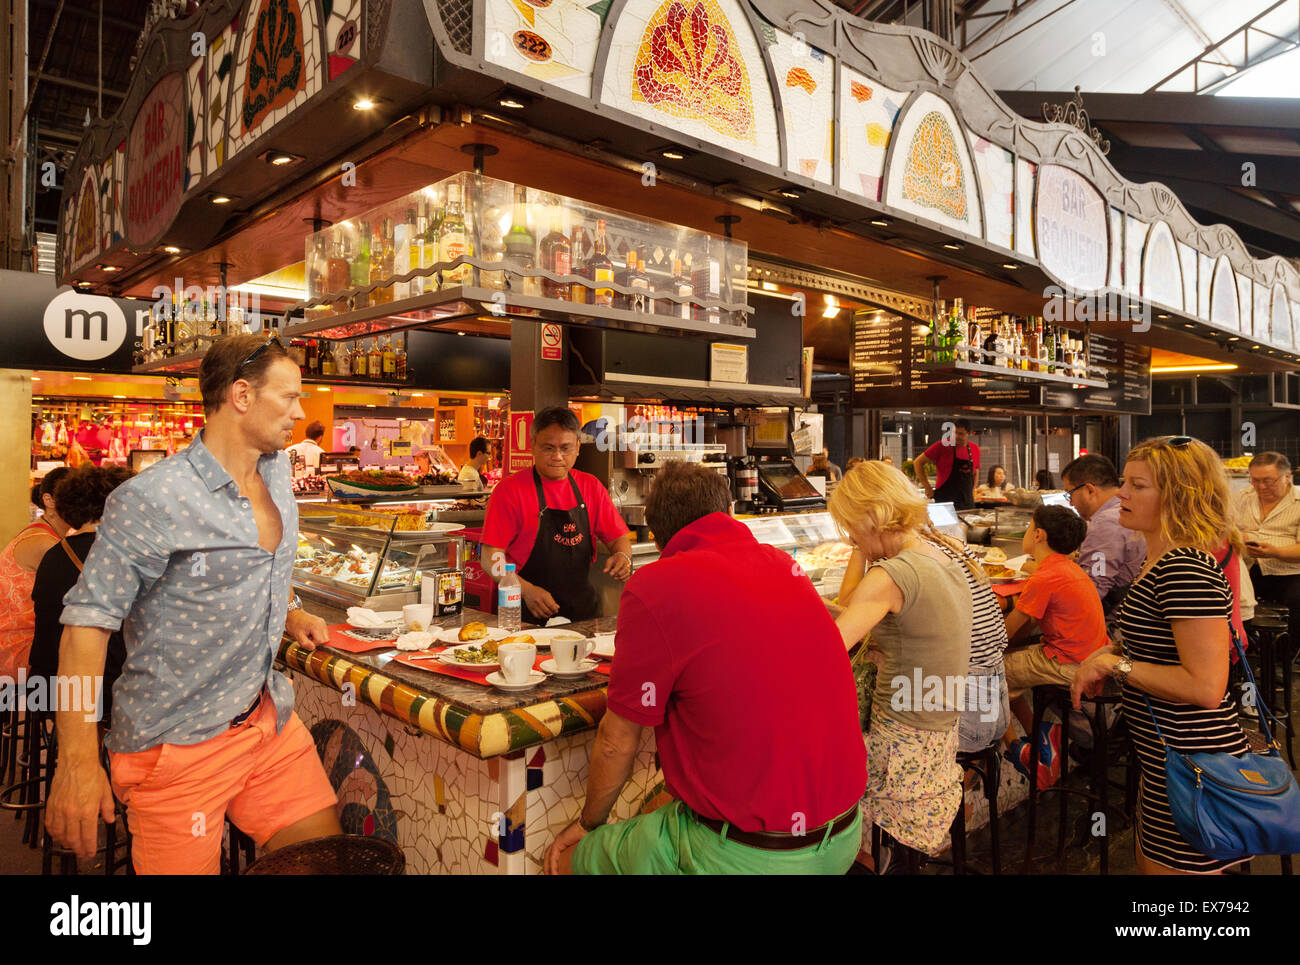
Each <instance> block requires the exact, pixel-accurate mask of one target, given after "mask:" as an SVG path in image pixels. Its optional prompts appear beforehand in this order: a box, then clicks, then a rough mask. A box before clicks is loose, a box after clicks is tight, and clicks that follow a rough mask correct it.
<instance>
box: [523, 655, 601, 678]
mask: <svg viewBox="0 0 1300 965" xmlns="http://www.w3.org/2000/svg"><path fill="white" fill-rule="evenodd" d="M537 666H538V667H539V668H541V669H542V670H545V671H546V672H547V673H549V674H554V675H555V676H556V677H585V676H586V675H587V674H589V673H591V671H593V670H595V669H596V668H597V667H598V666H600V661H598V660H590V659H588V660H579V661H578V666H577V668H576V669H574V670H560V669H559V668H558V667H556V665H555V658H554V657H552V658H549V659H547V660H543V661H542V662H541V663H539V664H538V665H537Z"/></svg>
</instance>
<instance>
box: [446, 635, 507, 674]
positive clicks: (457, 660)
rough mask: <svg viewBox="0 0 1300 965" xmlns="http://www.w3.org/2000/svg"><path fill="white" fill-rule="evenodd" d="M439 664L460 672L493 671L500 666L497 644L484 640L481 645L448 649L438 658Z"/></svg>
mask: <svg viewBox="0 0 1300 965" xmlns="http://www.w3.org/2000/svg"><path fill="white" fill-rule="evenodd" d="M438 662H439V663H445V664H446V665H447V666H449V667H458V668H460V669H461V670H484V671H487V670H495V669H497V667H499V666H501V662H500V661H499V660H498V659H497V642H496V641H495V640H484V641H482V642H481V643H477V644H474V643H471V644H466V645H465V646H462V647H450V648H448V649H446V650H444V651H443V652H442V653H441V654H440V655H439V657H438Z"/></svg>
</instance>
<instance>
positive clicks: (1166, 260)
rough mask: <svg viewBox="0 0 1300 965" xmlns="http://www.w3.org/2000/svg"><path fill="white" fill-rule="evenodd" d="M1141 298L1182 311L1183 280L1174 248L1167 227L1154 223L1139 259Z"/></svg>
mask: <svg viewBox="0 0 1300 965" xmlns="http://www.w3.org/2000/svg"><path fill="white" fill-rule="evenodd" d="M1142 297H1143V298H1145V299H1147V300H1148V301H1151V302H1155V303H1157V304H1160V305H1165V306H1167V307H1169V308H1175V309H1178V310H1179V311H1182V308H1183V278H1182V267H1181V265H1180V263H1179V260H1178V248H1177V246H1176V245H1175V244H1174V233H1173V232H1172V231H1171V230H1170V229H1169V225H1168V224H1166V223H1165V222H1163V221H1157V222H1155V223H1154V224H1153V225H1152V226H1151V231H1150V233H1149V234H1148V235H1147V244H1146V253H1145V254H1144V256H1143V259H1142Z"/></svg>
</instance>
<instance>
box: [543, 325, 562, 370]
mask: <svg viewBox="0 0 1300 965" xmlns="http://www.w3.org/2000/svg"><path fill="white" fill-rule="evenodd" d="M562 332H563V329H561V328H560V326H559V325H551V324H549V323H544V324H543V325H542V358H544V359H550V360H551V361H553V362H558V361H559V360H560V356H561V354H562V350H563V344H562V341H561V339H562V338H563V335H562V334H561V333H562Z"/></svg>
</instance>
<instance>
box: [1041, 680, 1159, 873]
mask: <svg viewBox="0 0 1300 965" xmlns="http://www.w3.org/2000/svg"><path fill="white" fill-rule="evenodd" d="M1120 700H1121V696H1120V694H1119V693H1117V692H1103V693H1102V694H1101V695H1100V696H1098V697H1095V698H1090V699H1089V702H1091V703H1092V705H1093V710H1092V715H1091V717H1089V719H1088V724H1089V727H1090V729H1091V730H1092V767H1091V773H1090V774H1089V776H1088V787H1087V789H1086V790H1085V789H1081V788H1071V787H1066V786H1065V779H1066V773H1065V764H1066V762H1068V761H1069V759H1070V724H1069V722H1070V711H1071V709H1072V707H1071V703H1070V690H1069V688H1068V687H1062V686H1058V685H1056V684H1047V685H1042V686H1038V687H1035V688H1034V726H1033V731H1032V733H1033V735H1034V739H1033V741H1032V742H1031V743H1030V752H1029V821H1028V824H1029V828H1028V834H1027V838H1028V840H1027V841H1026V844H1025V863H1024V873H1025V874H1028V873H1029V869H1030V864H1031V862H1032V861H1033V857H1034V838H1035V832H1036V831H1037V819H1038V795H1039V794H1050V793H1057V794H1060V796H1061V797H1060V806H1061V809H1060V815H1059V826H1058V828H1057V836H1056V861H1057V866H1058V868H1060V869H1061V870H1062V871H1063V870H1064V863H1065V828H1066V818H1067V816H1068V803H1069V801H1068V796H1069V795H1071V794H1077V795H1079V796H1080V797H1083V798H1086V799H1088V800H1089V801H1092V802H1094V803H1095V804H1096V805H1097V807H1099V808H1100V809H1101V811H1102V813H1103V814H1104V815H1105V816H1106V820H1107V821H1109V820H1110V819H1111V809H1112V808H1111V804H1110V801H1109V796H1110V795H1109V792H1110V789H1111V787H1112V782H1111V780H1110V775H1109V773H1108V771H1109V767H1110V750H1111V737H1112V728H1111V727H1110V726H1109V725H1108V724H1107V721H1106V716H1107V715H1106V708H1107V707H1111V706H1118V705H1119V703H1120ZM1049 707H1054V708H1055V709H1056V710H1057V713H1058V714H1060V717H1061V762H1062V766H1061V776H1060V778H1059V779H1058V780H1057V783H1056V784H1055V785H1054V786H1052V787H1048V788H1043V789H1042V790H1041V791H1040V790H1039V788H1038V739H1037V735H1038V732H1039V730H1040V729H1041V728H1042V724H1043V717H1044V714H1045V712H1046V711H1047V709H1048V708H1049ZM1122 724H1123V715H1122V714H1121V715H1120V716H1119V717H1118V719H1117V720H1116V724H1115V727H1116V728H1118V727H1119V726H1121V725H1122ZM1137 777H1138V769H1137V767H1135V766H1134V764H1133V760H1132V753H1131V752H1130V753H1129V755H1128V760H1127V768H1126V771H1125V782H1124V785H1123V789H1124V810H1123V811H1122V812H1120V813H1119V814H1118V815H1117V816H1121V817H1124V818H1125V819H1127V820H1131V819H1132V815H1133V814H1134V813H1135V807H1136V803H1137ZM1114 786H1116V787H1119V785H1114ZM1107 830H1108V832H1109V829H1107ZM1100 837H1101V842H1100V848H1101V873H1102V874H1109V873H1110V834H1109V833H1107V834H1103V835H1101V836H1100Z"/></svg>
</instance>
